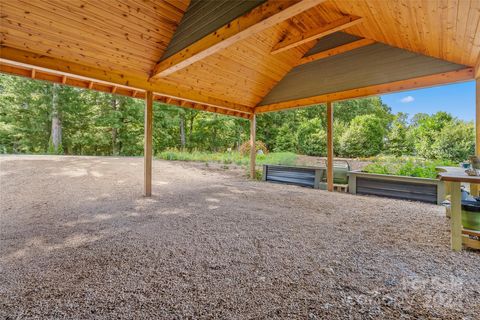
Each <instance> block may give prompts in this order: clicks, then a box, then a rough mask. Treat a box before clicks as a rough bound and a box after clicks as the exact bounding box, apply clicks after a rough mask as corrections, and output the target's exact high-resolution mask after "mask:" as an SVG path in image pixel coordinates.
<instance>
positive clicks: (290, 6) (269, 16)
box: [151, 0, 326, 78]
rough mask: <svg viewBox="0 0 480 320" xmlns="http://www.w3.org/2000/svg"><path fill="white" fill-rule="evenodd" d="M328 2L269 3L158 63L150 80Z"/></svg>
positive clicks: (270, 0) (277, 0) (278, 0)
mask: <svg viewBox="0 0 480 320" xmlns="http://www.w3.org/2000/svg"><path fill="white" fill-rule="evenodd" d="M325 1H326V0H268V1H267V2H266V3H264V4H262V5H260V6H258V7H256V8H254V9H253V10H252V11H250V12H248V13H246V14H245V15H243V16H241V17H239V18H237V19H235V20H233V21H231V22H230V23H228V24H226V25H225V26H223V27H221V28H219V29H218V30H216V31H215V32H213V33H210V34H208V35H206V36H205V37H203V38H202V39H200V40H199V41H197V42H195V43H193V44H192V45H190V46H188V47H186V48H185V49H183V50H181V51H180V52H177V53H176V54H174V55H173V56H171V57H168V58H167V59H165V60H163V61H160V62H159V63H157V65H156V66H155V67H154V69H153V71H152V74H151V78H155V77H166V76H168V75H169V74H172V73H173V72H176V71H178V70H181V69H184V68H186V67H188V66H189V65H191V64H193V63H195V62H197V61H200V60H202V59H205V58H206V57H208V56H210V55H212V54H214V53H216V52H218V51H220V50H222V49H225V48H227V47H229V46H231V45H233V44H235V43H237V42H238V41H241V40H243V39H246V38H248V37H250V36H252V35H254V34H257V33H259V32H262V31H263V30H265V29H268V28H270V27H273V26H274V25H276V24H279V23H281V22H283V21H285V20H287V19H289V18H291V17H294V16H296V15H298V14H300V13H302V12H304V11H306V10H308V9H310V8H313V7H315V6H317V5H319V4H321V3H322V2H325Z"/></svg>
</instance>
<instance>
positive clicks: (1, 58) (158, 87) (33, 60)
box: [0, 46, 253, 114]
mask: <svg viewBox="0 0 480 320" xmlns="http://www.w3.org/2000/svg"><path fill="white" fill-rule="evenodd" d="M0 62H5V63H7V64H12V63H13V64H17V65H18V64H20V65H27V66H30V68H32V66H34V67H35V69H36V70H37V72H38V71H39V70H40V68H43V69H44V70H46V71H49V70H50V72H52V71H53V72H54V73H56V74H61V75H63V74H65V75H67V76H72V75H74V76H75V77H77V78H81V79H84V80H85V79H86V80H90V81H94V82H99V83H100V82H103V83H106V84H107V85H109V84H110V85H111V84H116V85H119V86H125V87H128V88H135V89H141V90H143V91H153V92H155V93H157V94H161V95H163V96H168V97H172V98H178V99H180V100H186V101H190V102H196V103H200V104H203V105H211V106H214V107H217V108H220V109H225V110H231V111H238V112H243V113H247V114H251V113H252V112H253V109H252V108H251V107H249V106H245V105H241V104H238V103H234V102H230V101H226V100H222V99H217V98H212V97H210V96H208V95H205V94H204V93H203V92H200V91H198V90H195V89H194V88H191V87H188V88H186V87H180V86H178V85H176V84H173V83H169V82H166V81H155V82H148V81H147V80H148V79H147V78H146V77H145V78H142V77H140V76H138V75H132V74H127V73H119V72H116V71H110V72H107V71H105V70H101V69H98V68H94V67H90V66H85V65H81V64H78V63H75V62H70V61H65V60H60V59H55V58H51V57H48V56H45V55H41V54H36V53H32V52H28V51H23V50H19V49H14V48H10V47H5V46H0Z"/></svg>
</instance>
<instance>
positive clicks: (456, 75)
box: [255, 68, 474, 113]
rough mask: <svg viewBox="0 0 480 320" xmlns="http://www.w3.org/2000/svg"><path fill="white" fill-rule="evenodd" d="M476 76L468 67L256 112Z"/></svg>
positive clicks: (315, 97)
mask: <svg viewBox="0 0 480 320" xmlns="http://www.w3.org/2000/svg"><path fill="white" fill-rule="evenodd" d="M473 78H474V68H466V69H461V70H457V71H450V72H444V73H439V74H434V75H429V76H423V77H418V78H413V79H408V80H401V81H395V82H391V83H385V84H379V85H374V86H369V87H364V88H357V89H352V90H346V91H341V92H334V93H328V94H323V95H319V96H314V97H309V98H303V99H298V100H291V101H284V102H279V103H272V104H269V105H265V106H258V107H256V108H255V113H264V112H272V111H280V110H285V109H293V108H301V107H307V106H311V105H316V104H320V103H325V102H327V101H340V100H347V99H353V98H361V97H367V96H373V95H378V94H383V93H391V92H398V91H404V90H410V89H417V88H425V87H432V86H437V85H442V84H448V83H453V82H461V81H468V80H472V79H473Z"/></svg>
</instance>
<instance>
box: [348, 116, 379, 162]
mask: <svg viewBox="0 0 480 320" xmlns="http://www.w3.org/2000/svg"><path fill="white" fill-rule="evenodd" d="M385 133H386V130H385V123H384V122H383V121H382V120H381V119H379V118H377V117H375V116H374V115H362V116H357V117H355V118H354V119H353V120H352V122H351V124H350V126H349V127H348V129H347V130H346V131H345V133H344V134H343V135H342V138H341V139H340V145H341V147H340V148H341V151H342V154H344V155H345V156H348V157H370V156H374V155H377V154H379V153H380V152H381V151H382V149H383V140H384V137H385Z"/></svg>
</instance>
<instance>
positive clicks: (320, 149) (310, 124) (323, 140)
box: [297, 118, 327, 156]
mask: <svg viewBox="0 0 480 320" xmlns="http://www.w3.org/2000/svg"><path fill="white" fill-rule="evenodd" d="M297 137H298V138H297V139H298V151H299V152H300V153H301V154H305V155H309V156H325V155H326V154H327V132H326V131H325V130H324V129H323V128H322V121H321V120H320V119H318V118H313V119H310V120H307V121H305V122H303V123H302V124H301V125H300V127H299V128H298V134H297Z"/></svg>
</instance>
